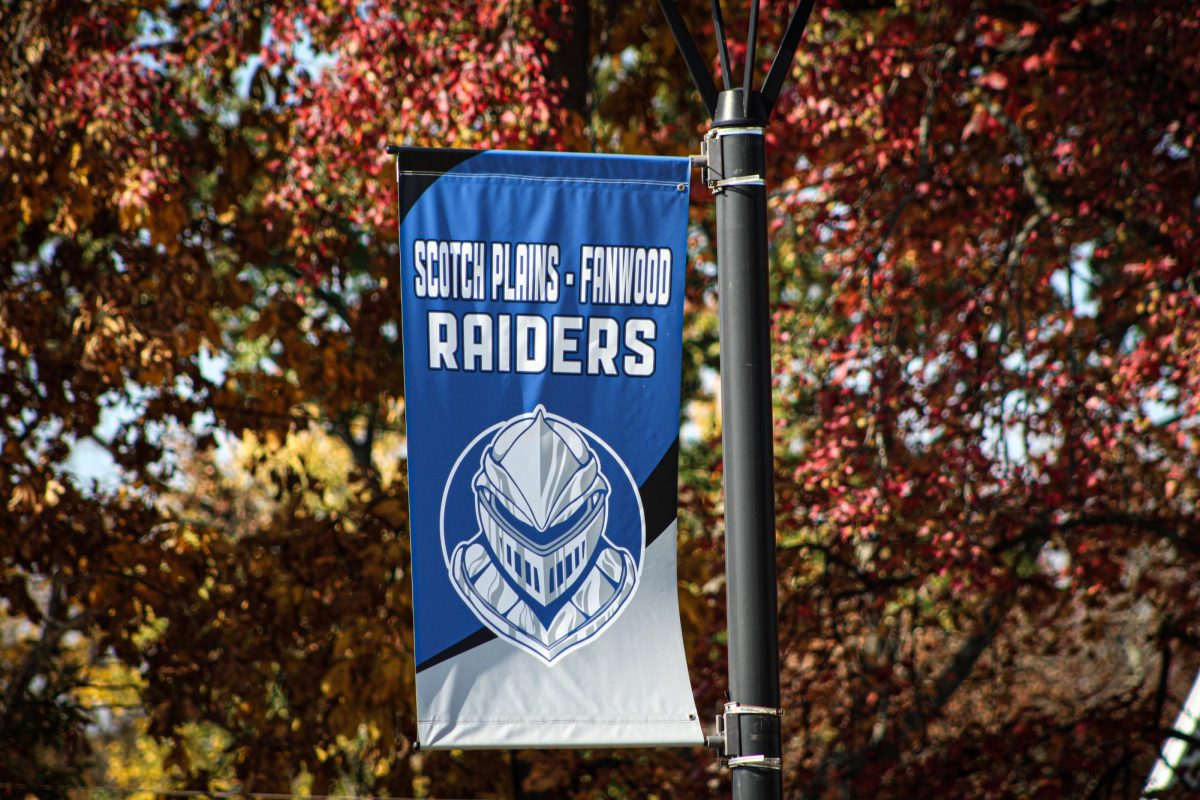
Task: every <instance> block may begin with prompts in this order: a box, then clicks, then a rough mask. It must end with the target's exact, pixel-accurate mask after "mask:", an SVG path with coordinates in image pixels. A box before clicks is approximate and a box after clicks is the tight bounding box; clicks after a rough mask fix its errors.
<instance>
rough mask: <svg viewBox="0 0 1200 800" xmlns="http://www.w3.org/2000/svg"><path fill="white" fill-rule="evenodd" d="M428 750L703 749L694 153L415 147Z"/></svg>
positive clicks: (421, 635) (415, 426) (413, 459)
mask: <svg viewBox="0 0 1200 800" xmlns="http://www.w3.org/2000/svg"><path fill="white" fill-rule="evenodd" d="M397 156H398V159H397V165H398V174H399V187H400V212H401V225H400V247H401V281H402V286H403V288H402V293H403V318H404V322H403V326H404V368H405V379H404V383H405V414H406V419H407V429H408V463H409V498H410V509H411V514H410V517H411V529H412V560H413V572H412V575H413V606H414V612H415V617H416V620H415V631H416V665H417V729H418V731H417V732H418V739H419V741H420V743H421V746H423V747H431V748H471V747H481V748H482V747H500V748H521V747H599V746H609V747H617V746H649V745H698V744H703V741H704V737H703V734H702V732H701V730H700V725H699V722H698V721H697V719H696V707H695V702H694V700H693V698H692V692H691V685H690V683H689V681H688V675H687V665H686V663H685V660H684V655H683V638H682V636H681V633H680V628H679V609H678V599H677V595H676V587H677V582H676V574H675V548H676V508H677V505H676V503H677V497H676V476H677V474H678V436H679V384H680V361H681V356H682V348H681V340H682V328H683V291H684V270H685V267H686V254H687V250H686V244H687V242H686V239H687V218H688V196H689V192H688V183H689V179H690V164H689V162H688V160H687V159H685V158H648V157H635V156H596V155H575V154H558V153H520V152H502V151H463V150H424V149H417V148H399V149H398V151H397Z"/></svg>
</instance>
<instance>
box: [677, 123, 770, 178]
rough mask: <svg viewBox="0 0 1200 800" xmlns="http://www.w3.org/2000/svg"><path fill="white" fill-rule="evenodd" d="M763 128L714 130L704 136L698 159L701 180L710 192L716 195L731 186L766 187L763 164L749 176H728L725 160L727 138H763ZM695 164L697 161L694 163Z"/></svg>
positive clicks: (745, 174) (744, 174)
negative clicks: (725, 141) (725, 139)
mask: <svg viewBox="0 0 1200 800" xmlns="http://www.w3.org/2000/svg"><path fill="white" fill-rule="evenodd" d="M762 135H763V129H762V128H744V127H731V128H713V129H712V130H710V131H709V132H708V133H706V134H705V135H704V138H703V139H702V140H701V141H700V157H699V159H696V157H695V156H693V157H692V158H693V159H695V160H698V161H700V165H701V169H702V170H703V172H702V174H701V179H702V180H703V181H704V184H705V185H706V186H708V188H709V191H711V192H713V193H714V194H716V193H719V192H721V191H722V190H724V189H725V188H726V187H729V186H766V185H767V182H766V180H765V178H764V177H763V173H762V164H759V165H757V166H758V169H756V170H754V171H753V172H751V173H749V174H747V173H743V174H740V175H730V174H728V169H727V166H726V158H725V145H724V142H723V140H724V138H725V137H727V136H762ZM693 163H695V161H693Z"/></svg>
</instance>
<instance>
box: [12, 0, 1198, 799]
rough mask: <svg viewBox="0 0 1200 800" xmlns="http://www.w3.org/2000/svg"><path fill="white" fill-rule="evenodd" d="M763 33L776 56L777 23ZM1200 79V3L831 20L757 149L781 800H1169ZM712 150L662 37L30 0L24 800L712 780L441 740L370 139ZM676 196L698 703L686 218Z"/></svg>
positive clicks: (651, 22)
mask: <svg viewBox="0 0 1200 800" xmlns="http://www.w3.org/2000/svg"><path fill="white" fill-rule="evenodd" d="M727 5H728V4H727ZM682 7H683V12H684V14H685V16H686V17H687V18H688V19H689V20H690V21H691V23H692V25H693V28H694V29H695V30H696V31H697V36H698V38H699V40H700V41H701V42H702V43H703V46H704V50H705V53H706V55H707V56H709V57H711V59H712V63H713V65H714V72H715V64H716V59H715V48H713V47H712V44H711V42H712V30H711V27H712V26H711V23H710V22H709V21H708V19H709V18H708V11H709V8H708V4H705V3H702V2H699V0H689V2H685V3H683V4H682ZM762 8H763V11H762V14H763V28H764V30H763V32H762V36H761V39H760V41H763V42H764V45H763V48H762V49H761V50H760V55H761V58H760V61H761V63H760V65H759V67H760V68H765V65H766V64H767V63H769V57H770V56H771V54H772V53H771V48H770V43H772V42H774V41H777V40H778V37H779V35H780V33H781V29H782V26H783V23H784V22H785V20H786V17H787V14H788V12H789V10H790V9H789V8H788V5H787V4H786V3H783V2H779V0H769V1H765V2H763V4H762ZM725 13H726V19H727V22H728V29H729V30H730V31H732V32H733V34H732V36H733V40H734V41H732V42H731V50H732V56H733V61H734V64H735V65H740V64H741V61H742V59H743V56H744V48H743V44H742V41H741V35H740V32H741V31H743V30H745V24H746V16H747V9H746V8H743V7H740V6H739V7H727V8H726V9H725ZM1198 61H1200V8H1198V7H1197V6H1196V5H1195V4H1194V3H1191V2H1187V1H1186V0H1168V1H1167V2H1162V3H1157V4H1153V5H1147V4H1138V3H1118V2H1115V0H1039V2H1023V1H1013V2H1008V1H1006V2H996V3H980V2H975V1H973V0H940V1H935V0H895V2H884V1H880V0H840V2H830V3H823V4H819V7H818V11H817V12H816V13H815V14H814V17H813V19H812V23H811V25H810V28H809V31H808V34H807V37H806V42H805V43H804V44H803V45H802V46H801V52H800V54H799V56H798V58H797V61H796V64H795V65H794V68H793V69H792V72H791V78H790V80H789V83H788V85H787V86H786V87H785V90H784V93H783V95H782V97H781V100H780V104H779V107H778V109H777V111H776V116H775V119H774V122H773V126H772V128H771V131H770V134H769V159H770V164H769V170H770V182H771V190H772V191H771V200H770V206H771V221H770V228H771V236H772V242H773V249H772V254H773V257H772V286H773V289H772V291H773V299H772V309H773V317H772V320H771V324H772V334H773V339H774V358H775V373H776V376H777V377H776V394H775V397H776V455H777V458H776V464H777V473H776V482H777V491H776V494H777V500H778V519H777V522H778V534H779V546H780V555H779V598H780V609H781V611H780V613H781V625H780V635H781V652H782V658H783V681H784V684H783V690H784V706H785V708H786V709H787V717H786V719H785V739H786V741H785V762H786V769H787V773H786V774H787V787H788V795H789V796H792V797H877V798H892V797H894V798H911V797H949V796H954V797H973V798H975V797H978V798H986V797H997V798H999V797H1039V798H1040V797H1046V798H1058V797H1080V798H1084V797H1088V798H1091V797H1094V798H1100V797H1137V796H1138V794H1139V792H1140V789H1141V786H1142V784H1143V782H1144V779H1145V775H1146V774H1147V772H1148V770H1149V767H1150V765H1151V763H1152V761H1153V759H1154V758H1155V756H1156V754H1157V751H1158V747H1159V746H1160V744H1161V742H1162V741H1163V739H1164V737H1166V736H1167V735H1168V734H1169V731H1168V730H1166V729H1167V727H1168V726H1169V725H1170V720H1171V719H1173V717H1174V714H1175V711H1176V709H1177V708H1178V705H1179V703H1180V702H1181V700H1182V697H1183V695H1184V694H1185V693H1186V691H1187V688H1188V686H1189V685H1190V682H1191V680H1192V678H1193V677H1194V675H1195V674H1196V669H1197V667H1198V666H1200V652H1198V646H1200V622H1198V620H1200V615H1198V614H1197V613H1196V612H1197V605H1198V603H1200V588H1198V587H1200V582H1198V581H1197V577H1198V574H1197V573H1198V569H1200V533H1198V531H1200V526H1198V523H1200V513H1198V511H1197V501H1198V499H1200V432H1198V430H1197V426H1198V424H1200V408H1198V405H1200V278H1198V277H1197V271H1196V270H1197V255H1198V253H1200V244H1198V240H1200V231H1198V226H1197V217H1198V213H1197V212H1198V209H1200V198H1198V196H1197V187H1200V175H1198V170H1200V158H1198V153H1197V147H1198V142H1197V139H1196V136H1197V134H1196V131H1197V130H1198V129H1200V79H1198V77H1197V76H1198V75H1200V63H1198ZM738 72H740V68H739V69H737V70H735V75H736V74H737V73H738ZM705 127H706V122H705V120H704V119H703V118H702V116H701V114H700V111H699V102H698V101H697V99H696V97H695V96H694V93H693V90H692V88H691V85H690V82H689V81H688V79H687V76H686V72H685V70H684V68H683V66H682V60H681V59H680V58H679V57H678V55H677V54H676V52H675V47H674V43H673V42H672V40H671V38H670V35H669V32H668V31H667V29H666V26H665V25H664V24H663V23H662V20H661V16H660V14H659V12H658V9H657V8H656V7H655V6H654V5H653V4H652V3H649V2H643V3H631V4H621V3H617V2H615V1H614V0H592V1H591V2H588V3H579V2H563V3H552V2H545V1H544V0H480V1H476V0H472V1H471V2H468V1H467V0H447V2H442V3H437V4H424V5H418V6H415V7H414V6H412V5H402V4H390V3H381V2H372V3H354V4H344V3H340V2H329V1H328V0H306V1H305V2H299V1H298V0H285V1H284V2H274V3H265V2H256V1H254V0H213V1H212V2H208V1H206V2H189V1H188V0H180V1H178V2H166V0H146V2H115V0H100V1H98V2H83V1H82V0H45V1H44V2H38V1H36V0H14V2H9V3H6V4H5V5H4V6H3V8H2V9H0V167H2V168H0V183H2V184H3V189H0V449H2V452H3V457H2V458H0V692H2V696H0V742H2V743H3V746H2V747H0V787H5V792H10V791H11V792H15V793H17V794H18V795H19V794H21V793H29V794H32V795H35V796H39V797H71V796H81V797H94V796H105V797H114V798H116V797H129V796H134V797H143V796H144V797H150V796H152V793H146V794H143V795H137V794H134V795H130V794H128V793H127V792H126V791H125V790H126V789H129V788H131V787H133V788H136V787H151V788H157V789H181V790H195V791H241V792H254V791H259V792H280V793H299V794H330V793H344V794H358V793H371V794H379V795H395V796H409V795H415V796H418V797H437V796H441V797H446V796H453V797H496V798H501V797H503V798H518V797H520V798H566V797H577V798H585V797H586V798H591V797H625V796H628V797H660V798H670V797H676V798H690V797H697V796H708V795H710V794H719V793H721V792H725V791H727V789H728V787H727V780H728V779H727V775H726V773H725V772H723V771H722V770H721V769H720V767H719V764H718V763H717V762H716V760H715V759H714V758H713V756H712V754H711V753H708V752H701V751H697V752H692V751H654V752H650V751H636V750H632V751H563V752H532V751H531V752H515V753H505V752H472V753H464V752H458V751H455V752H446V753H442V752H438V753H425V752H414V750H413V747H412V742H411V739H410V736H411V735H412V733H413V731H414V729H415V724H414V720H413V662H412V638H411V608H410V599H411V598H410V588H409V583H408V573H407V570H408V550H407V547H408V543H407V493H406V491H407V490H406V478H405V464H404V459H405V446H404V443H405V439H404V415H403V411H404V397H403V388H402V387H403V367H402V362H401V356H400V354H401V343H400V341H399V334H398V331H399V317H398V315H399V292H398V290H397V289H398V283H397V275H398V272H397V270H398V263H399V262H398V258H399V256H398V253H397V252H396V248H395V242H396V239H397V228H396V217H395V214H396V210H395V184H394V177H393V169H392V164H391V163H390V159H388V158H386V157H385V156H384V155H383V154H382V151H381V148H382V146H383V145H384V144H385V143H403V144H411V145H438V146H463V147H507V148H525V149H532V148H544V149H570V150H583V151H600V152H617V151H620V152H629V153H659V154H675V155H680V154H686V153H693V152H696V150H697V148H698V141H699V138H700V136H701V135H702V133H703V131H704V130H705ZM693 211H694V213H693V220H692V229H691V240H690V249H691V251H692V257H693V263H692V265H691V269H690V272H689V278H688V296H687V306H686V315H687V317H686V323H687V330H688V339H687V341H686V343H685V359H684V363H685V370H684V392H685V394H684V396H685V398H686V406H685V409H684V414H683V418H682V420H681V422H682V431H683V434H682V449H681V477H680V498H681V507H680V520H681V526H680V575H679V577H680V602H681V610H682V615H683V624H684V635H685V639H686V644H687V649H688V655H689V663H690V667H691V674H692V680H693V685H694V689H695V693H696V697H697V701H698V705H699V707H700V708H701V709H702V710H704V709H707V711H705V712H704V713H706V714H707V713H709V712H712V713H715V712H716V710H717V709H718V708H719V707H720V705H721V703H722V700H723V687H724V677H723V676H724V674H725V653H724V631H723V624H724V622H723V621H724V582H723V580H724V579H723V568H722V553H723V540H722V527H721V511H722V505H721V494H720V489H721V448H720V413H719V411H720V410H719V404H718V402H717V399H716V397H715V388H716V367H717V358H718V355H719V337H718V335H717V326H716V302H717V298H716V296H715V290H714V283H715V282H714V280H713V277H714V274H715V264H714V263H713V262H714V250H713V215H712V202H711V197H710V195H709V194H708V191H707V189H705V188H704V187H702V186H699V185H695V186H693Z"/></svg>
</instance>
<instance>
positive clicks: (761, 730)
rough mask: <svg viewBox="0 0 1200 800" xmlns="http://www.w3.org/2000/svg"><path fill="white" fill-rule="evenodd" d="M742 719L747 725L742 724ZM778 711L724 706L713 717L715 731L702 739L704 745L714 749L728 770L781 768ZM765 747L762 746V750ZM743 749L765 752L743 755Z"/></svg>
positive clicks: (777, 709)
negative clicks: (763, 750)
mask: <svg viewBox="0 0 1200 800" xmlns="http://www.w3.org/2000/svg"><path fill="white" fill-rule="evenodd" d="M743 718H745V719H746V722H747V725H745V726H743V725H742V719H743ZM782 718H783V709H782V708H771V707H770V706H754V705H743V704H742V703H726V704H725V712H724V713H723V714H719V715H717V720H716V721H717V731H716V733H715V734H714V735H712V736H707V737H705V744H707V745H708V746H709V747H711V748H713V749H715V750H717V752H718V753H719V754H720V755H721V757H722V758H723V759H725V764H726V766H728V767H729V768H730V769H736V768H738V767H752V768H755V769H774V770H780V769H783V762H782V760H781V759H780V752H779V750H780V730H779V727H780V721H781V720H782ZM764 745H765V747H764ZM743 748H745V749H760V748H762V749H766V750H767V751H768V752H766V753H754V752H750V753H746V752H743Z"/></svg>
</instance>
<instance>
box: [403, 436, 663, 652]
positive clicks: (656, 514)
mask: <svg viewBox="0 0 1200 800" xmlns="http://www.w3.org/2000/svg"><path fill="white" fill-rule="evenodd" d="M678 478H679V439H676V440H675V441H673V442H672V443H671V446H670V447H668V448H667V452H666V453H664V454H663V457H662V458H661V459H659V462H658V466H656V467H655V468H654V469H653V470H651V472H650V475H649V476H647V477H646V480H645V481H643V483H642V485H641V486H639V487H638V494H640V495H641V497H642V511H643V512H644V514H645V517H646V547H649V546H650V543H651V542H653V541H654V540H655V539H657V538H658V537H659V536H661V535H662V534H663V533H666V530H667V527H668V526H670V524H671V523H672V522H674V521H675V518H676V517H677V516H678V506H679V497H678V494H677V492H678ZM643 558H645V556H644V555H643ZM495 638H496V634H494V633H492V632H491V631H490V630H488V629H487V628H480V629H479V630H477V631H475V632H474V633H472V634H471V635H470V636H467V637H466V638H464V639H461V640H459V641H458V642H456V643H454V644H452V645H450V646H449V647H447V648H446V649H445V650H443V651H441V652H440V653H437V654H436V655H433V656H431V657H429V658H427V659H425V660H424V661H422V662H421V663H420V664H418V665H417V672H424V671H425V670H427V669H429V668H430V667H434V666H437V665H438V664H441V663H442V662H443V661H449V660H450V659H452V658H454V657H455V656H457V655H461V654H463V653H465V652H467V651H468V650H474V649H475V648H476V647H479V646H480V645H483V644H487V643H488V642H490V641H491V640H492V639H495Z"/></svg>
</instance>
